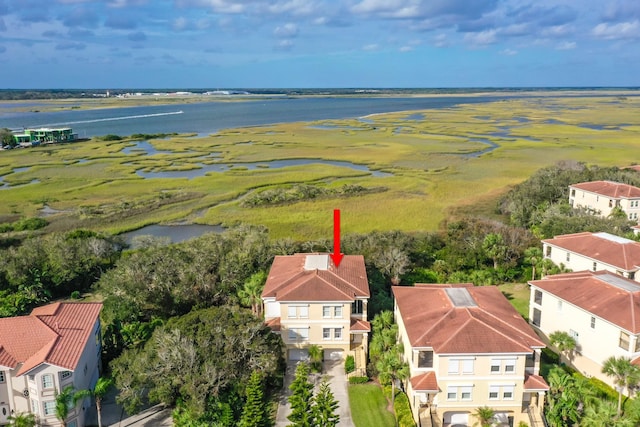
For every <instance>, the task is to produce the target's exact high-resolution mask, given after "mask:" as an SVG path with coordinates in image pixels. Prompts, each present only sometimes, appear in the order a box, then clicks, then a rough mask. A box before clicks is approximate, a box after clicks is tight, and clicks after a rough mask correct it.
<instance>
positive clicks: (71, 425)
mask: <svg viewBox="0 0 640 427" xmlns="http://www.w3.org/2000/svg"><path fill="white" fill-rule="evenodd" d="M67 427H78V421H77V420H73V421H69V422H68V423H67Z"/></svg>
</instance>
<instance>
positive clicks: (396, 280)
mask: <svg viewBox="0 0 640 427" xmlns="http://www.w3.org/2000/svg"><path fill="white" fill-rule="evenodd" d="M374 263H375V264H376V266H377V267H378V268H379V269H380V270H381V271H382V272H383V273H384V274H386V275H387V276H389V277H390V278H391V284H392V285H394V286H397V285H399V284H400V276H401V275H402V274H404V272H405V270H406V269H407V267H408V266H409V264H410V260H409V256H408V255H407V253H406V252H404V251H403V250H401V249H399V248H397V247H392V248H388V249H383V251H382V253H380V254H378V256H377V257H376V259H375V261H374Z"/></svg>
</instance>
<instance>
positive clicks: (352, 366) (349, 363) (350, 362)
mask: <svg viewBox="0 0 640 427" xmlns="http://www.w3.org/2000/svg"><path fill="white" fill-rule="evenodd" d="M355 370H356V361H355V359H354V358H353V356H352V355H349V356H347V359H346V360H345V361H344V371H345V372H346V373H347V374H350V373H351V372H353V371H355Z"/></svg>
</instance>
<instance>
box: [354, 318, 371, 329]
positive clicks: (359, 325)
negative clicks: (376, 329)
mask: <svg viewBox="0 0 640 427" xmlns="http://www.w3.org/2000/svg"><path fill="white" fill-rule="evenodd" d="M349 330H350V331H351V332H369V331H371V323H369V322H367V321H366V320H362V319H356V318H354V317H352V318H351V325H350V327H349Z"/></svg>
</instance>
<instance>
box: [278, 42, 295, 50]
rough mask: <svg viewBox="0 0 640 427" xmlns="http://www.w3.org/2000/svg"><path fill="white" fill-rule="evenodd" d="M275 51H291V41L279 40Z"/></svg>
mask: <svg viewBox="0 0 640 427" xmlns="http://www.w3.org/2000/svg"><path fill="white" fill-rule="evenodd" d="M275 49H276V50H284V51H289V50H291V49H293V41H292V40H289V39H284V40H280V42H279V43H278V44H277V45H276V46H275Z"/></svg>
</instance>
